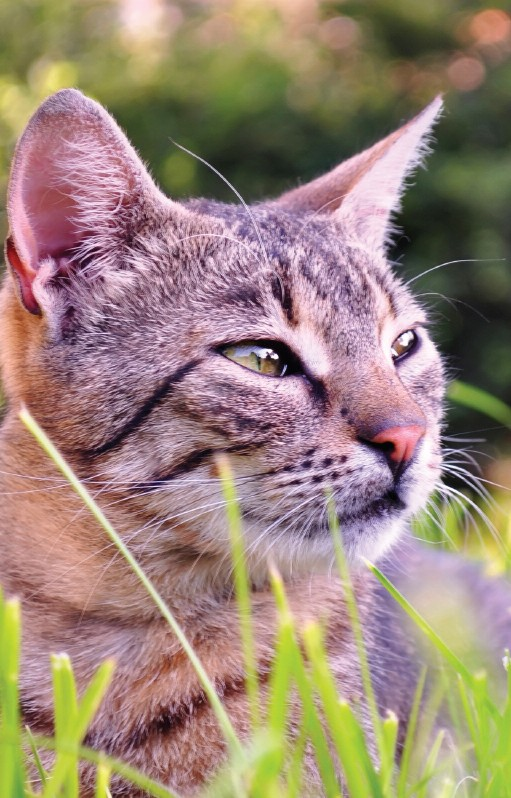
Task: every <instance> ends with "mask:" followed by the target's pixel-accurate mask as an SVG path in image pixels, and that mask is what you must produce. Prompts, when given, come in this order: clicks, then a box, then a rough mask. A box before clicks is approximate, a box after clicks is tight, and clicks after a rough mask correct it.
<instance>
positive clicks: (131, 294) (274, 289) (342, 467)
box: [5, 93, 443, 580]
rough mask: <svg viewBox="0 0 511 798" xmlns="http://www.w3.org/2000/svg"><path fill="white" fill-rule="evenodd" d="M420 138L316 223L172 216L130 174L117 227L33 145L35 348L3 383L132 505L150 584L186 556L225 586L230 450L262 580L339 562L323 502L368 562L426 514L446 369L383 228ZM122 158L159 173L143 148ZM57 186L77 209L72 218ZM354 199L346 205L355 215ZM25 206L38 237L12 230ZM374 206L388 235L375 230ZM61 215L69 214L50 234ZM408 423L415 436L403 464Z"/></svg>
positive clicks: (251, 214)
mask: <svg viewBox="0 0 511 798" xmlns="http://www.w3.org/2000/svg"><path fill="white" fill-rule="evenodd" d="M70 94H71V95H72V94H73V93H70ZM57 96H58V95H57ZM70 101H72V102H74V103H75V104H76V102H77V100H76V98H73V97H71V100H70ZM49 102H51V100H50V101H49ZM54 102H55V100H54ZM80 102H82V101H80ZM83 103H85V107H86V108H89V106H88V105H87V103H88V101H83ZM90 105H91V106H92V104H90ZM95 109H96V107H95V106H92V110H93V111H94V113H96V114H97V111H96V110H95ZM90 112H91V111H90V109H89V113H90ZM43 116H44V115H43ZM101 120H102V121H103V122H104V124H105V125H106V124H109V125H110V124H112V123H111V122H110V121H109V120H108V118H107V117H106V116H105V117H101ZM105 120H108V121H105ZM43 122H44V119H43ZM50 122H51V118H50ZM38 124H39V127H41V120H39V123H38ZM44 124H45V125H46V126H48V125H49V124H50V123H49V122H48V121H47V120H46V121H45V122H44ZM411 124H413V123H411ZM428 124H431V120H430V121H429V123H428ZM34 127H35V126H34V124H33V125H32V130H31V129H30V128H29V134H27V135H28V139H29V140H28V143H27V144H26V145H25V149H27V148H28V146H29V145H30V144H31V142H33V140H34V138H35V133H34ZM86 127H87V126H86V125H82V128H83V129H84V130H85V133H87V130H86ZM402 130H404V131H406V128H405V129H402ZM36 132H37V131H36ZM89 132H90V131H89ZM114 132H115V131H114ZM85 133H83V134H82V137H83V136H84V137H85V139H86V138H87V135H86V134H85ZM95 135H97V134H95ZM111 135H113V134H111ZM115 135H116V136H118V135H119V134H118V133H117V132H115ZM406 135H407V134H406V132H405V134H404V137H406ZM423 135H424V130H420V131H417V132H416V133H415V139H416V140H417V141H415V143H414V144H413V145H411V144H408V151H407V152H408V161H407V162H406V163H404V165H402V162H404V161H406V158H405V156H406V152H403V151H400V152H398V153H395V154H394V156H395V158H394V160H395V161H396V163H399V164H401V165H400V166H399V167H396V166H395V165H394V166H393V163H391V162H389V163H388V164H387V166H386V169H387V171H388V172H389V173H392V170H394V171H395V172H396V170H397V171H399V169H401V171H400V172H399V174H396V175H394V174H392V175H391V178H389V180H383V183H382V178H381V177H380V176H379V175H378V174H376V175H373V178H372V183H371V186H370V190H367V189H364V186H363V183H364V179H366V175H367V173H368V172H375V171H376V172H377V169H378V166H379V164H380V162H381V161H382V160H383V159H384V156H385V157H387V159H388V158H389V155H388V153H389V152H390V155H391V156H392V154H393V151H394V149H395V148H396V146H398V145H399V142H400V139H399V138H398V139H397V144H396V143H395V142H396V134H393V137H389V139H388V140H386V141H387V142H388V143H387V148H386V149H384V150H382V153H383V155H382V153H380V151H378V152H377V153H376V156H375V154H374V151H375V149H376V148H373V149H372V150H371V151H369V152H370V153H373V155H372V156H370V157H369V159H368V160H367V159H366V161H365V162H364V163H363V164H362V165H360V164H359V165H358V172H357V174H358V178H357V179H356V180H355V181H354V177H353V163H354V161H356V159H354V160H352V161H351V162H350V161H348V162H347V165H348V167H349V168H348V169H347V170H346V178H345V179H346V180H347V181H349V182H350V184H353V182H355V183H356V185H360V184H362V189H364V190H363V191H362V194H363V197H361V198H357V195H356V192H357V190H358V189H355V190H354V191H351V193H347V191H346V188H345V187H344V188H343V187H342V186H340V184H339V182H337V183H336V184H335V185H334V186H333V187H332V188H330V189H328V190H329V192H330V193H329V196H330V199H328V198H327V199H325V195H324V192H325V191H326V190H327V189H325V187H324V184H322V185H320V186H319V189H320V190H319V192H318V187H316V189H314V191H315V196H316V198H315V200H314V203H315V204H316V205H317V206H318V207H317V208H316V207H314V205H313V203H312V200H311V198H310V196H309V195H308V194H307V191H308V190H310V187H304V188H303V189H299V190H297V191H298V192H302V195H301V198H300V197H298V199H297V195H296V192H291V193H290V194H289V195H286V196H285V197H284V198H283V200H282V201H281V202H280V203H279V202H275V203H269V204H266V205H260V206H255V207H253V208H251V209H249V210H248V209H246V208H244V207H241V206H225V205H221V204H217V203H208V202H206V201H201V200H196V201H192V202H190V203H188V204H187V205H185V206H177V205H176V204H175V203H170V202H169V201H167V200H164V199H163V198H162V197H161V195H159V194H157V193H156V190H153V189H150V188H148V186H149V184H148V182H147V183H144V184H143V187H142V189H140V187H139V186H138V187H137V190H136V192H135V191H134V189H133V185H132V184H133V183H136V180H135V178H134V177H133V173H131V172H129V169H128V168H126V172H127V173H129V174H128V178H129V179H128V180H127V185H128V184H129V185H130V187H131V190H132V193H133V197H132V199H131V200H129V198H128V201H126V191H127V189H126V187H125V189H124V192H123V194H122V197H121V196H119V198H118V199H117V201H116V204H115V205H112V203H111V206H110V211H109V213H110V215H111V218H110V219H107V218H106V214H105V209H103V211H102V210H101V208H100V209H99V210H98V208H97V205H98V202H99V200H97V202H96V208H95V209H94V208H93V203H92V202H91V201H90V200H89V199H88V198H87V197H85V200H84V199H83V196H82V195H84V192H86V187H85V184H84V179H83V178H82V179H81V181H82V182H80V179H77V185H76V186H75V187H74V188H72V190H71V189H69V188H68V178H67V177H66V176H65V175H66V174H67V173H66V172H65V171H64V170H63V167H62V160H63V158H64V155H66V156H67V157H69V153H67V152H66V147H67V145H66V143H65V142H64V144H62V143H60V144H57V145H54V146H55V151H56V153H57V156H56V157H55V158H54V164H56V166H55V165H53V166H51V167H50V166H49V167H47V170H46V171H47V173H48V174H47V175H44V172H45V169H44V167H43V169H42V170H41V169H39V173H41V172H42V174H43V177H42V178H38V179H37V180H38V182H37V185H36V186H35V187H34V186H32V187H31V186H30V181H31V180H32V181H33V177H31V171H30V168H31V160H32V166H34V165H35V164H36V163H37V164H38V165H39V166H40V162H41V158H42V157H43V155H44V157H46V158H48V157H49V158H50V160H51V154H50V156H48V143H47V142H46V141H45V142H44V146H43V144H37V145H34V144H33V143H32V144H31V146H32V149H33V150H34V152H35V154H34V155H31V154H30V153H29V154H28V155H27V154H26V153H24V152H23V141H22V144H21V145H20V149H19V152H18V161H17V164H16V165H15V170H14V172H13V185H14V188H13V194H12V196H13V199H12V200H11V203H10V208H11V229H12V239H11V242H10V244H9V246H10V248H11V249H10V251H9V247H8V257H9V261H10V263H11V267H12V269H13V272H14V274H15V276H17V278H18V281H19V286H20V294H21V299H22V303H20V302H19V300H18V298H16V297H14V294H13V292H12V287H7V288H6V289H5V293H6V295H7V294H8V299H7V300H6V302H7V305H6V307H7V309H8V310H9V307H10V305H9V303H11V305H12V303H16V308H15V315H16V318H17V324H18V326H19V324H20V321H19V320H20V319H26V320H27V325H28V326H27V332H26V336H27V338H29V339H30V341H34V340H35V341H37V343H36V344H35V345H32V346H30V347H28V346H25V345H24V342H23V340H19V338H18V339H17V340H16V341H15V342H14V343H12V344H11V345H10V349H9V352H8V354H7V356H6V361H7V366H6V372H7V373H6V378H7V385H8V389H9V390H10V393H11V396H12V398H13V400H20V399H21V400H24V401H25V402H27V404H28V405H29V407H30V408H31V409H32V411H33V413H34V415H35V416H36V417H37V418H38V419H39V420H40V421H41V423H43V425H44V426H45V427H46V428H47V429H48V431H49V433H50V435H51V436H52V437H53V438H54V439H55V441H56V442H57V444H58V445H59V446H60V447H61V448H62V449H63V450H64V452H65V453H66V455H67V456H68V457H69V459H70V460H71V462H72V463H73V464H74V466H75V468H77V470H78V471H79V473H80V474H81V475H82V476H84V477H87V478H91V477H92V478H94V477H95V478H97V479H98V480H99V482H100V483H101V485H102V489H103V491H104V492H105V493H106V494H107V495H108V496H109V501H112V500H115V499H112V496H115V495H117V496H118V497H119V501H120V502H121V504H122V503H123V502H124V506H126V507H127V508H129V511H130V512H131V513H132V517H133V526H134V529H133V532H135V530H138V531H137V534H136V535H135V537H134V538H133V539H132V540H133V545H134V546H135V549H136V550H138V553H139V554H140V556H142V557H143V558H144V559H145V561H146V562H147V563H150V567H151V568H152V569H153V570H154V569H155V568H156V569H158V568H161V569H164V567H165V554H166V553H167V554H169V553H171V552H172V553H174V554H175V553H176V552H178V553H179V554H180V556H182V558H183V560H186V561H188V562H190V563H193V562H194V561H197V562H200V565H198V566H195V565H194V566H193V567H194V568H195V571H196V572H198V571H201V572H202V573H206V574H209V576H211V575H213V576H217V575H221V573H222V572H223V571H224V570H228V569H229V564H228V563H229V543H228V533H227V529H226V523H225V508H224V504H223V499H222V491H221V486H220V483H219V480H218V462H217V459H216V455H218V454H222V453H223V454H227V455H228V457H229V459H230V462H231V465H232V469H233V471H234V475H235V478H236V488H237V494H238V498H239V503H240V508H241V511H242V516H243V522H244V533H245V536H246V539H247V552H248V556H249V564H250V567H251V571H252V574H253V576H254V578H255V579H256V580H257V579H258V577H259V575H264V573H265V571H266V567H267V561H268V557H271V559H272V560H273V561H274V562H275V563H276V564H277V566H278V567H279V568H280V569H281V570H282V571H284V573H285V574H292V573H299V572H303V571H304V570H310V569H316V568H325V567H329V566H330V564H331V562H332V551H333V547H332V542H331V535H330V531H329V525H328V521H327V511H326V496H327V495H331V496H332V497H333V501H334V502H335V507H336V511H337V515H338V518H339V522H340V527H341V532H342V535H343V540H344V544H345V547H346V550H347V552H348V553H349V555H350V557H351V558H352V559H356V558H357V557H359V556H366V557H369V558H374V557H375V556H377V555H378V554H379V553H381V551H383V550H384V549H385V548H386V547H387V546H388V545H389V544H390V543H391V542H392V540H393V539H394V538H395V537H396V535H397V534H399V533H400V532H401V531H402V529H403V527H404V526H405V524H406V522H407V520H408V519H409V518H410V516H411V515H412V513H414V512H415V511H417V510H418V509H419V508H420V507H421V506H423V504H424V503H425V501H426V499H427V497H428V495H429V493H430V492H431V490H432V489H433V487H434V484H435V481H436V479H437V478H438V474H439V468H440V453H439V422H440V416H441V402H442V394H443V378H442V369H441V365H440V360H439V357H438V354H437V352H436V350H435V348H434V346H433V344H432V343H431V341H430V339H429V337H428V334H427V332H426V329H425V327H424V324H425V317H424V312H423V310H422V309H421V308H420V307H419V306H418V305H417V304H416V302H415V301H414V300H413V299H412V297H411V296H410V294H409V292H408V291H407V290H406V288H404V287H403V285H402V283H401V282H400V281H399V280H398V279H397V278H396V277H394V276H393V274H392V273H391V270H390V268H389V266H388V265H387V263H386V261H385V258H384V255H383V240H384V237H385V229H386V225H387V221H388V214H389V212H390V210H391V209H392V207H394V206H395V204H396V202H397V196H398V193H399V188H400V185H401V181H402V177H403V174H404V173H406V171H407V163H408V168H409V166H410V165H411V163H412V162H413V160H414V158H415V157H416V151H417V147H418V143H417V142H418V141H419V140H420V139H421V137H422V136H423ZM41 138H43V137H42V136H41ZM100 139H101V136H99V137H98V139H97V147H98V150H99V148H100ZM119 140H120V139H119ZM382 144H383V143H380V145H376V147H378V146H379V147H380V148H381V147H382ZM89 146H90V145H89ZM75 147H76V145H75ZM70 149H72V148H70ZM118 157H119V158H122V159H124V162H125V163H128V166H130V169H132V170H136V169H138V170H139V173H140V174H142V171H141V170H142V167H141V166H138V163H137V161H136V160H135V156H134V155H133V153H132V151H128V150H126V151H125V152H124V153H122V152H121V154H120V155H119V156H118ZM130 158H131V159H133V163H132V164H130V162H129V159H130ZM358 158H359V159H360V158H361V156H358ZM391 160H392V159H391ZM373 163H376V167H374V166H373ZM350 164H351V166H350ZM355 166H356V163H355ZM23 169H24V172H23V176H22V177H20V176H19V173H20V171H22V170H23ZM16 170H18V172H17V171H16ZM59 170H60V171H59ZM57 173H59V174H60V175H61V177H60V183H61V184H62V186H64V185H65V186H66V188H67V194H68V197H69V198H70V199H69V200H68V203H67V206H65V207H64V208H62V200H61V197H62V194H63V191H62V187H59V185H57V182H58V180H59V178H58V176H56V174H57ZM97 174H98V173H97V170H96V180H97V182H98V184H101V180H102V178H101V174H99V177H98V176H97ZM137 174H138V173H137ZM89 179H90V180H94V176H93V174H92V173H91V174H90V175H89ZM144 179H145V178H144ZM147 180H148V179H147ZM130 181H131V184H130ZM392 181H393V182H394V184H395V187H394V189H389V186H388V183H389V182H392ZM44 183H46V191H45V190H44V185H43V184H44ZM311 185H314V184H311ZM20 186H21V188H20ZM41 186H42V187H41ZM104 186H105V182H104V180H103V188H104ZM48 188H50V189H51V190H52V191H54V192H55V197H56V199H54V200H51V201H50V203H49V207H48V202H46V205H45V208H44V213H43V214H42V215H41V218H42V221H41V223H40V224H39V226H38V224H37V220H36V221H35V222H34V221H33V220H34V206H35V205H37V206H38V208H39V210H40V209H41V204H42V203H41V201H40V200H39V199H37V198H38V197H41V196H43V195H44V196H45V197H47V196H48ZM327 188H328V187H327ZM322 191H323V193H321V192H322ZM375 191H376V192H378V191H379V193H380V195H381V198H382V200H381V202H382V204H383V206H384V211H382V209H381V207H380V205H379V204H378V203H379V200H378V198H377V199H376V202H375V199H374V194H375ZM389 192H390V193H393V195H394V202H393V203H389V200H388V196H387V195H388V194H389ZM64 193H65V192H64ZM103 193H104V192H103ZM340 195H342V196H340ZM344 195H346V196H348V197H349V198H350V200H349V201H344V202H341V199H344ZM369 195H370V200H368V199H367V197H369ZM34 196H35V197H36V201H34V200H33V199H31V198H33V197H34ZM81 202H82V203H83V202H85V206H86V207H85V210H83V209H81V208H80V203H81ZM368 202H369V204H370V207H369V206H368ZM23 203H24V204H23ZM30 203H32V204H31V207H29V208H28V209H27V210H26V218H28V219H29V220H30V221H31V224H32V230H31V234H30V236H27V235H26V233H25V238H26V239H27V240H26V241H25V240H24V239H23V235H24V233H23V229H22V225H21V224H19V223H18V224H17V222H16V218H20V216H22V215H23V210H24V209H26V206H27V205H30ZM87 203H88V204H87ZM325 203H329V204H331V205H333V206H334V209H333V210H334V212H327V209H324V208H321V207H320V206H321V205H324V204H325ZM364 203H365V205H364ZM371 203H372V204H371ZM22 205H23V207H22ZM389 205H390V206H391V207H389ZM373 206H375V207H373ZM70 207H71V210H74V211H75V213H76V217H77V220H78V221H77V222H76V224H75V226H74V227H73V226H72V224H71V223H70V221H69V220H70V218H72V217H71V215H70V212H69V209H70ZM77 207H78V208H79V210H78V211H76V208H77ZM368 208H369V209H368ZM371 208H372V210H373V213H374V217H375V219H376V222H375V224H374V225H370V224H369V225H368V224H367V222H366V217H367V215H368V213H370V211H371ZM331 210H332V209H330V211H331ZM341 211H344V213H341ZM48 212H49V213H50V214H51V213H52V212H53V213H54V215H57V216H58V218H56V219H55V218H52V219H51V220H50V222H49V221H48V215H47V213H48ZM93 212H96V213H97V216H98V218H97V223H96V226H95V227H94V225H93V224H92V223H91V221H90V215H91V214H92V213H93ZM87 214H88V215H87ZM115 214H118V215H119V216H121V215H122V216H123V219H122V231H123V232H121V230H120V224H119V226H117V225H116V224H112V218H114V217H115ZM382 214H386V215H385V220H384V223H383V224H381V217H382ZM102 227H103V229H101V228H102ZM56 230H60V231H61V232H59V233H57V232H55V231H56ZM98 231H99V232H98ZM109 237H110V238H109ZM34 238H35V239H36V241H38V240H39V242H40V243H39V244H36V245H35V246H34V244H33V239H34ZM32 272H33V274H32ZM22 305H25V307H23V306H22ZM27 309H28V310H27ZM30 310H32V311H34V310H35V311H39V312H40V315H31V314H30V313H29V312H28V311H30ZM21 350H23V353H22V352H21ZM27 350H30V352H29V353H27ZM13 364H14V365H13ZM15 372H16V374H18V375H19V373H20V372H23V379H19V378H18V379H17V378H16V376H15ZM396 430H397V432H396ZM403 430H405V431H406V435H408V436H409V438H410V436H411V438H410V439H409V438H406V442H405V443H406V445H405V448H404V449H403V452H402V453H401V455H400V456H399V457H398V456H397V455H396V452H397V450H398V448H399V445H400V443H401V439H402V438H403V435H404V433H403ZM410 430H412V432H409V431H410ZM389 431H390V432H389ZM396 436H397V438H396ZM405 437H406V436H405Z"/></svg>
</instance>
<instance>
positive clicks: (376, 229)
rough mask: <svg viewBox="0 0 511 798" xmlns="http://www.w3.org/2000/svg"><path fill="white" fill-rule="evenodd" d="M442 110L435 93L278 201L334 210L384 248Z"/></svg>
mask: <svg viewBox="0 0 511 798" xmlns="http://www.w3.org/2000/svg"><path fill="white" fill-rule="evenodd" d="M441 110H442V98H441V97H437V98H436V99H435V100H433V102H432V103H430V104H429V105H428V106H427V107H426V108H425V109H424V110H423V111H422V112H421V113H420V114H418V116H416V117H415V118H414V119H412V120H411V121H410V122H408V123H407V124H406V125H403V127H401V128H399V129H398V130H396V131H395V132H394V133H391V134H390V136H387V137H386V138H384V139H382V140H381V141H379V142H377V143H376V144H374V145H373V146H372V147H370V148H369V149H367V150H364V152H362V153H360V154H359V155H355V156H354V157H353V158H350V159H349V160H347V161H344V163H342V164H340V165H339V166H337V167H336V168H335V169H333V170H332V171H331V172H329V173H328V174H326V175H323V176H322V177H319V178H317V179H316V180H313V181H312V182H310V183H308V184H306V185H304V186H300V187H298V188H295V189H292V190H291V191H288V192H287V193H286V194H284V195H283V196H282V197H280V198H279V199H278V200H276V202H277V203H278V204H280V205H281V206H284V207H285V208H289V209H290V210H294V211H316V212H318V213H330V214H334V215H335V217H336V219H338V220H339V221H340V222H341V223H342V224H343V226H344V227H345V228H346V230H347V231H348V233H349V234H350V235H355V236H356V237H357V238H358V239H359V240H360V241H362V242H363V243H364V244H365V245H366V246H368V247H370V248H371V249H376V250H385V249H386V246H387V245H388V243H389V239H390V237H391V234H392V230H393V228H392V216H393V214H394V213H396V212H397V211H398V210H399V208H400V205H401V196H402V194H403V191H404V188H405V184H406V178H407V177H408V176H409V175H410V174H411V173H412V172H413V171H414V170H415V169H417V168H418V167H419V166H420V165H421V164H422V162H423V159H424V156H425V155H427V153H428V151H429V147H428V143H429V140H430V137H431V130H432V128H433V126H434V124H435V122H436V121H437V119H438V117H439V115H440V113H441Z"/></svg>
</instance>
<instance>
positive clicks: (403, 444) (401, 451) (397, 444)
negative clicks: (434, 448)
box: [368, 424, 426, 470]
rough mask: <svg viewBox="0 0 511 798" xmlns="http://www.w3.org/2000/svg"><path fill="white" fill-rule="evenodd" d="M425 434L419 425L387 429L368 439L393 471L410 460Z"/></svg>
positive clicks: (423, 428) (424, 430)
mask: <svg viewBox="0 0 511 798" xmlns="http://www.w3.org/2000/svg"><path fill="white" fill-rule="evenodd" d="M425 432H426V429H425V427H423V426H422V425H420V424H410V425H409V426H404V427H389V428H388V429H384V430H382V431H381V432H379V433H378V434H377V435H374V437H372V438H368V440H369V443H372V444H374V445H375V446H377V447H378V448H379V449H381V450H382V451H383V452H384V453H385V456H386V458H387V460H388V461H389V465H390V466H391V468H392V469H393V470H395V469H396V467H399V466H400V465H402V464H405V463H407V462H408V461H409V460H411V459H412V457H413V455H414V453H415V450H416V448H417V444H418V443H419V441H420V440H421V438H422V437H423V436H424V433H425Z"/></svg>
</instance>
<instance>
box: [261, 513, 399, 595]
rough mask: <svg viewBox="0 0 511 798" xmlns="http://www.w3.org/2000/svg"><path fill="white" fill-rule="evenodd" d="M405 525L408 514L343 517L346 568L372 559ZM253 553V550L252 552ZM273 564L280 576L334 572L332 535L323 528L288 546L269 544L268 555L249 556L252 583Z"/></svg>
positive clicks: (335, 567) (266, 578)
mask: <svg viewBox="0 0 511 798" xmlns="http://www.w3.org/2000/svg"><path fill="white" fill-rule="evenodd" d="M408 527H409V514H408V513H407V514H406V516H405V517H397V518H394V519H387V520H385V521H382V519H381V518H380V519H376V518H373V520H372V521H371V520H369V521H368V519H367V516H365V517H364V518H357V519H355V518H353V519H351V520H348V521H345V523H344V525H343V527H342V530H341V534H342V540H343V546H344V552H345V555H346V559H347V561H348V564H349V566H350V568H352V569H358V568H359V567H360V566H362V565H363V562H364V560H369V561H371V562H376V561H377V560H379V559H380V558H381V557H382V556H383V555H384V554H386V553H387V552H388V550H389V549H390V548H391V547H392V546H393V544H394V543H395V542H396V541H397V540H398V539H399V538H400V537H401V536H402V535H404V534H406V532H407V530H408ZM253 553H254V554H255V551H254V552H253ZM270 564H271V566H272V567H274V568H276V569H277V571H278V572H279V573H280V574H281V576H282V577H283V579H284V580H291V579H296V578H300V577H304V576H307V575H309V574H310V575H312V574H328V575H335V573H336V572H337V565H336V556H335V548H334V542H333V538H332V535H331V533H330V532H329V531H325V529H322V530H318V532H317V534H314V533H312V534H311V535H310V536H309V537H308V539H307V541H306V542H302V544H301V545H300V546H296V547H294V550H293V547H291V546H290V545H289V540H288V541H287V545H286V541H282V543H281V544H280V545H279V546H273V547H272V549H271V557H269V558H268V557H267V558H266V559H263V558H262V557H260V558H257V557H253V558H249V562H248V565H249V571H250V576H251V579H252V580H253V582H254V584H255V585H262V584H264V583H265V582H267V580H268V566H269V565H270Z"/></svg>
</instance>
